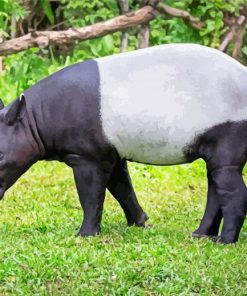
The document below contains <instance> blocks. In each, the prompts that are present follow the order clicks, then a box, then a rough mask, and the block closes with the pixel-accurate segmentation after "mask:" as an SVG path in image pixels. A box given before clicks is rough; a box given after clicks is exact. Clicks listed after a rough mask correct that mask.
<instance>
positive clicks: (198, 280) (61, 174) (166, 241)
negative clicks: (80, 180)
mask: <svg viewBox="0 0 247 296" xmlns="http://www.w3.org/2000/svg"><path fill="white" fill-rule="evenodd" d="M130 170H131V175H132V178H133V183H134V185H135V189H136V192H137V195H138V197H139V200H140V203H141V204H142V206H143V208H144V209H145V210H146V212H147V213H148V215H149V217H150V220H149V223H150V224H152V225H153V226H152V227H150V228H146V229H140V228H137V227H131V228H128V227H127V226H126V221H125V218H124V215H123V212H122V210H121V208H120V206H119V205H118V204H117V202H116V201H115V200H114V199H113V198H112V196H110V194H108V195H107V198H106V202H105V207H104V214H103V224H102V233H101V235H99V236H98V237H94V238H76V237H75V233H76V231H77V230H78V228H79V227H80V223H81V220H82V211H81V208H80V205H79V200H78V197H77V194H76V190H75V186H74V182H73V178H72V172H71V170H70V168H68V167H66V166H65V165H63V164H59V163H55V162H54V163H45V162H41V163H38V164H37V165H35V166H34V167H33V168H32V169H31V170H30V171H29V172H28V173H26V174H25V175H24V176H23V177H22V178H21V179H20V180H19V181H18V182H17V184H16V185H15V186H13V188H12V189H11V190H9V192H8V193H7V194H6V195H5V198H4V200H3V201H2V202H0V295H18V296H19V295H238V296H239V295H247V260H246V259H247V223H245V225H244V228H243V229H242V232H241V236H240V240H239V242H238V243H237V244H236V245H227V246H222V245H218V244H214V243H212V242H211V241H209V240H207V239H201V240H198V239H192V238H191V232H192V231H193V230H195V229H196V228H197V226H198V225H199V222H200V219H201V217H202V214H203V211H204V207H205V201H206V199H205V195H206V178H205V173H206V172H205V166H204V164H203V162H200V161H199V162H196V163H194V164H193V165H183V166H173V167H163V168H161V167H151V166H144V165H136V164H131V165H130Z"/></svg>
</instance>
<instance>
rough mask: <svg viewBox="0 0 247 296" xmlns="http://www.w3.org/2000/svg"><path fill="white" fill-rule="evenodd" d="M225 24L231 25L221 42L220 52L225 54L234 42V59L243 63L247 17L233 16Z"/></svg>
mask: <svg viewBox="0 0 247 296" xmlns="http://www.w3.org/2000/svg"><path fill="white" fill-rule="evenodd" d="M225 23H226V24H228V25H229V31H228V32H227V34H226V35H225V37H224V39H223V41H222V42H221V44H220V47H219V50H221V51H224V52H225V51H226V50H227V47H228V45H229V44H230V42H233V45H234V48H233V52H232V57H233V58H235V59H237V60H239V61H240V62H241V61H242V52H241V48H242V45H243V38H244V31H245V25H246V23H247V17H246V16H245V15H240V16H239V17H234V16H231V17H228V18H226V19H225Z"/></svg>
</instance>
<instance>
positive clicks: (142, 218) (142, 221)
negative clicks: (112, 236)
mask: <svg viewBox="0 0 247 296" xmlns="http://www.w3.org/2000/svg"><path fill="white" fill-rule="evenodd" d="M148 219H149V217H148V215H147V214H146V213H145V212H143V213H142V214H141V216H140V217H139V218H138V219H136V221H128V226H133V225H135V226H138V227H146V224H145V222H146V221H147V220H148Z"/></svg>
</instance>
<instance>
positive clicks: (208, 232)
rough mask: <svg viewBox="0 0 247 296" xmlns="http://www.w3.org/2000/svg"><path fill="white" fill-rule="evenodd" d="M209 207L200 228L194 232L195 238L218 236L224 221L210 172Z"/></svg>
mask: <svg viewBox="0 0 247 296" xmlns="http://www.w3.org/2000/svg"><path fill="white" fill-rule="evenodd" d="M207 177H208V193H207V205H206V210H205V213H204V216H203V218H202V221H201V224H200V226H199V228H198V229H197V230H196V231H194V232H193V234H192V236H193V237H205V236H212V237H215V236H218V234H219V228H220V223H221V220H222V217H223V215H222V210H221V208H220V204H219V201H218V200H217V193H216V187H215V184H214V182H213V180H212V176H211V174H210V173H209V172H208V176H207Z"/></svg>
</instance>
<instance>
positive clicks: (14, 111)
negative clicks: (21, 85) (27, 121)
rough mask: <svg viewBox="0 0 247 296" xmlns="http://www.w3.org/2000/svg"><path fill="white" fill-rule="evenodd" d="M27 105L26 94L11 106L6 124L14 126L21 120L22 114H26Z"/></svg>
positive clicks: (6, 115)
mask: <svg viewBox="0 0 247 296" xmlns="http://www.w3.org/2000/svg"><path fill="white" fill-rule="evenodd" d="M25 104H26V102H25V96H24V94H21V95H20V97H19V98H18V99H16V100H15V101H14V102H13V103H12V104H11V105H10V107H9V109H8V110H7V112H6V114H5V117H4V119H5V122H6V123H7V124H8V125H11V124H13V123H14V122H15V121H17V120H18V119H20V118H21V116H22V114H23V113H24V107H25Z"/></svg>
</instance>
